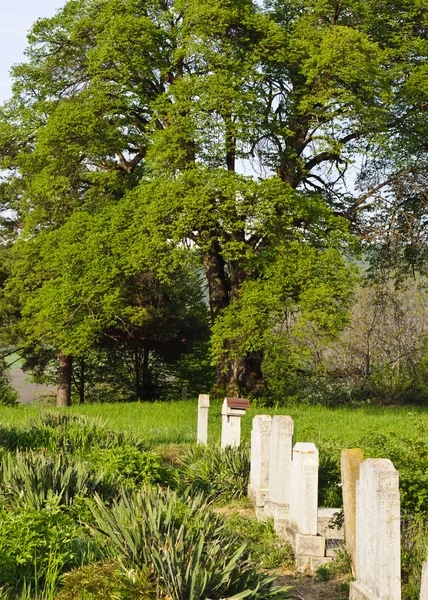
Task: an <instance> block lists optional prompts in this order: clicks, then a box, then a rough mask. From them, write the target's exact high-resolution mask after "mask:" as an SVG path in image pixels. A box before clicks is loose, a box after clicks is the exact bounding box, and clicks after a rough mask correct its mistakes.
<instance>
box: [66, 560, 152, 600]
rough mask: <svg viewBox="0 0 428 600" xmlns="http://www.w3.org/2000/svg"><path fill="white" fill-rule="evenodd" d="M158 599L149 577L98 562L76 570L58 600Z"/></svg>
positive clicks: (116, 565) (69, 577)
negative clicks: (106, 599)
mask: <svg viewBox="0 0 428 600" xmlns="http://www.w3.org/2000/svg"><path fill="white" fill-rule="evenodd" d="M105 598H110V599H111V600H156V599H157V598H159V596H157V595H156V586H155V585H154V583H153V581H152V580H151V578H150V575H149V574H148V573H146V572H144V571H140V572H139V573H138V575H137V574H136V573H135V572H134V573H130V572H127V571H125V570H124V569H123V568H122V567H121V566H120V565H119V564H117V563H114V562H96V563H93V564H90V565H86V566H83V567H79V568H77V569H73V570H72V571H70V572H69V573H67V574H66V575H65V576H64V577H63V579H62V581H61V587H60V589H59V592H58V593H57V595H56V596H55V600H104V599H105Z"/></svg>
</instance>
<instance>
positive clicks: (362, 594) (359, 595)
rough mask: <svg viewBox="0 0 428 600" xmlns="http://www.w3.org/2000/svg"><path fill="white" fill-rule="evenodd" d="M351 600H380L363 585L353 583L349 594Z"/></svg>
mask: <svg viewBox="0 0 428 600" xmlns="http://www.w3.org/2000/svg"><path fill="white" fill-rule="evenodd" d="M349 600H378V599H377V598H376V597H375V596H373V594H372V593H371V592H369V591H368V590H366V589H365V588H364V587H363V586H362V585H361V584H359V583H357V582H356V581H353V582H352V583H351V589H350V592H349Z"/></svg>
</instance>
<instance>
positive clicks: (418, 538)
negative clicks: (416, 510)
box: [401, 517, 428, 600]
mask: <svg viewBox="0 0 428 600" xmlns="http://www.w3.org/2000/svg"><path fill="white" fill-rule="evenodd" d="M427 554H428V525H427V522H426V521H425V520H423V519H422V518H420V517H416V518H414V517H413V518H407V519H405V520H404V521H403V523H402V531H401V579H402V594H403V598H405V599H406V600H419V593H420V587H421V573H422V563H423V562H424V561H425V560H426V558H427Z"/></svg>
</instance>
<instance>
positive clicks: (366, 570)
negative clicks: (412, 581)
mask: <svg viewBox="0 0 428 600" xmlns="http://www.w3.org/2000/svg"><path fill="white" fill-rule="evenodd" d="M356 524H357V529H356V531H357V536H356V559H357V560H356V576H357V578H356V581H354V582H352V583H351V591H350V596H349V598H350V600H401V573H400V494H399V491H398V472H397V471H396V469H395V468H394V465H393V464H392V462H391V461H390V460H389V459H374V458H368V459H366V460H365V461H364V462H363V463H362V464H361V466H360V478H359V481H358V483H357V520H356Z"/></svg>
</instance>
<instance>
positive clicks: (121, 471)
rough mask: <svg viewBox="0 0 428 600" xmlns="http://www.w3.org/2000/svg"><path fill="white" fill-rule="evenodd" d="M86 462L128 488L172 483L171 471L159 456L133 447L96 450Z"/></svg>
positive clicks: (172, 473)
mask: <svg viewBox="0 0 428 600" xmlns="http://www.w3.org/2000/svg"><path fill="white" fill-rule="evenodd" d="M88 460H89V461H90V463H91V465H93V467H95V468H99V469H101V470H102V471H103V472H104V473H105V474H106V475H107V476H108V477H110V478H111V480H112V481H115V482H117V483H118V484H122V485H126V486H128V487H130V486H132V487H141V485H143V483H152V484H157V483H159V484H164V485H165V484H172V483H174V471H173V469H172V468H171V467H169V466H167V465H165V464H163V462H162V460H161V458H160V456H158V455H157V454H155V453H154V452H141V451H140V450H138V449H137V448H135V447H133V446H128V445H126V446H125V445H124V446H119V447H117V448H101V449H97V450H95V451H94V452H92V453H91V454H90V455H89V456H88Z"/></svg>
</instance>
